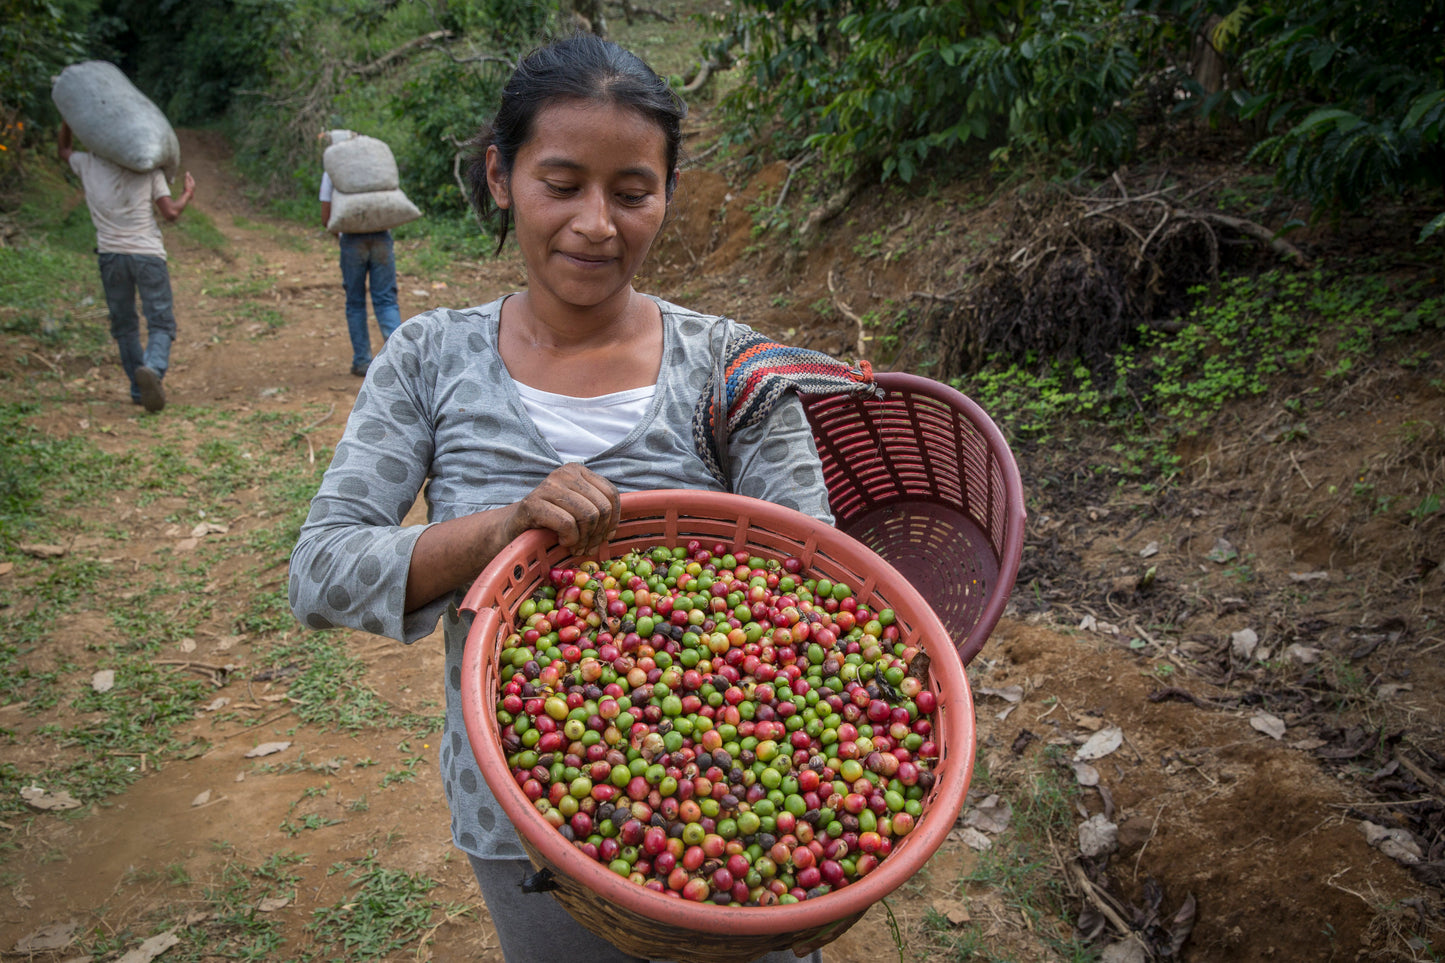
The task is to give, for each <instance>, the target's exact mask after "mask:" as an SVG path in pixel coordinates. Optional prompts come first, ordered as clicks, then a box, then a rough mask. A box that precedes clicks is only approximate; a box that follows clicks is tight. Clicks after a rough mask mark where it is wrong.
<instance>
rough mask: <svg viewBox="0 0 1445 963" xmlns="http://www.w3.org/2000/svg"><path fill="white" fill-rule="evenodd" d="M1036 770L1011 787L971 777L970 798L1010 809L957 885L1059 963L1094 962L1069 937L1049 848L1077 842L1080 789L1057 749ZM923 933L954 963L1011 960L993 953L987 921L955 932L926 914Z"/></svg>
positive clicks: (1066, 903)
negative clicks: (1004, 803)
mask: <svg viewBox="0 0 1445 963" xmlns="http://www.w3.org/2000/svg"><path fill="white" fill-rule="evenodd" d="M1038 763H1039V766H1040V768H1037V769H1034V770H1031V771H1029V772H1028V773H1026V774H1025V775H1024V776H1023V777H1022V778H1020V779H1017V780H1010V782H1009V784H1008V785H991V783H992V782H993V780H992V778H991V775H990V773H989V772H988V771H987V770H985V769H982V768H979V769H975V770H974V782H975V783H976V784H977V785H976V786H975V787H973V791H974V792H978V793H980V794H983V793H985V792H989V791H992V792H997V793H998V794H999V795H1000V796H1002V797H1003V798H1006V799H1007V800H1008V801H1009V802H1010V804H1011V807H1012V817H1011V820H1010V825H1009V828H1008V830H1007V831H1006V832H1003V833H1000V834H999V835H997V836H996V837H994V839H993V846H992V847H990V848H989V849H988V850H986V851H985V852H983V853H980V854H979V856H978V860H977V862H976V863H975V865H974V868H973V869H972V870H971V871H969V872H968V873H966V874H964V875H963V876H962V877H960V879H959V880H958V885H959V887H960V889H961V890H962V891H963V893H964V899H965V900H968V899H971V898H980V899H984V898H987V899H998V900H1002V902H1003V903H1004V905H1005V906H1006V907H1008V909H1009V910H1011V911H1012V912H1013V913H1016V914H1018V915H1019V916H1021V917H1022V918H1023V919H1024V920H1025V921H1026V924H1025V925H1026V926H1027V927H1028V928H1029V929H1030V930H1031V931H1032V932H1034V933H1037V934H1039V936H1040V937H1041V938H1042V939H1043V941H1044V942H1045V943H1047V944H1048V945H1049V946H1050V947H1051V948H1052V949H1053V950H1054V951H1055V952H1056V953H1057V954H1058V956H1057V958H1058V959H1061V960H1077V961H1080V963H1082V961H1086V960H1094V959H1095V958H1096V953H1095V950H1094V949H1093V948H1092V947H1090V946H1089V945H1088V944H1086V943H1084V942H1082V941H1080V940H1078V939H1076V938H1075V937H1074V936H1073V935H1072V933H1070V932H1068V931H1067V930H1068V929H1069V928H1071V927H1072V921H1073V907H1072V903H1073V900H1072V898H1071V896H1070V894H1069V892H1068V888H1067V886H1066V885H1065V882H1064V876H1063V874H1062V873H1060V872H1059V869H1060V867H1059V865H1058V859H1059V857H1058V855H1057V853H1056V852H1055V851H1054V848H1053V846H1052V844H1051V842H1050V841H1051V840H1056V839H1063V840H1067V839H1070V838H1072V837H1073V836H1074V835H1075V832H1076V829H1075V823H1076V817H1075V811H1074V806H1075V800H1076V798H1077V797H1078V795H1079V787H1078V784H1077V783H1076V782H1075V781H1074V779H1073V778H1072V777H1071V774H1070V773H1069V771H1068V767H1067V766H1066V765H1065V764H1064V762H1063V760H1062V755H1061V752H1060V750H1059V749H1058V748H1057V747H1050V748H1049V749H1048V750H1046V751H1045V753H1043V755H1042V756H1040V757H1039V760H1038ZM977 915H979V916H980V917H983V916H985V915H986V914H977ZM924 929H925V931H926V932H927V933H928V935H929V938H930V939H931V940H933V941H934V942H936V943H937V944H938V945H939V946H941V947H943V948H944V949H945V950H946V951H947V952H948V953H949V954H950V955H951V957H952V958H953V959H956V960H970V961H977V963H983V961H989V963H994V961H998V963H1002V961H1004V960H1006V959H1008V958H1007V957H1004V956H1000V955H998V953H997V952H996V950H995V949H994V948H993V941H992V940H991V939H990V938H989V935H988V933H987V929H988V923H987V922H986V921H985V922H971V923H968V924H966V925H963V926H954V925H953V924H950V923H949V922H948V921H947V920H946V919H944V918H943V917H941V916H939V915H938V914H937V913H933V912H930V913H929V915H928V916H927V918H926V919H925V921H924Z"/></svg>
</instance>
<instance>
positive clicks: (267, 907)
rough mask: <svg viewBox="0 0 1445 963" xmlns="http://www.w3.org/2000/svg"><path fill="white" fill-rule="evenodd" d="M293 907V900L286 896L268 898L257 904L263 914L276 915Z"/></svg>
mask: <svg viewBox="0 0 1445 963" xmlns="http://www.w3.org/2000/svg"><path fill="white" fill-rule="evenodd" d="M290 905H291V900H290V899H289V898H287V897H285V896H268V897H266V898H265V899H263V900H261V902H259V903H257V904H256V908H257V909H258V910H260V911H261V912H263V913H274V912H276V911H277V910H278V909H283V908H285V907H287V906H290Z"/></svg>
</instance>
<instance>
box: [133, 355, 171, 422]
mask: <svg viewBox="0 0 1445 963" xmlns="http://www.w3.org/2000/svg"><path fill="white" fill-rule="evenodd" d="M135 384H136V387H137V388H139V389H140V404H141V407H142V408H144V409H145V410H146V411H149V412H150V413H151V414H155V413H156V412H157V411H160V410H161V409H162V408H164V407H165V406H166V389H165V388H162V387H161V376H160V375H158V374H156V372H155V369H153V368H147V367H146V366H145V365H141V366H140V367H139V368H137V369H135Z"/></svg>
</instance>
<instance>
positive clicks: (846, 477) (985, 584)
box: [804, 372, 1024, 663]
mask: <svg viewBox="0 0 1445 963" xmlns="http://www.w3.org/2000/svg"><path fill="white" fill-rule="evenodd" d="M877 381H878V383H879V385H880V386H882V387H883V388H884V390H885V392H886V396H885V397H884V398H881V399H879V398H860V397H856V396H854V397H845V396H830V397H816V398H806V399H804V400H805V407H806V410H807V414H808V419H809V422H810V423H811V425H812V428H813V436H814V440H815V442H816V443H817V447H818V454H819V456H820V458H821V460H822V465H823V477H824V480H825V482H826V484H827V487H828V495H829V500H830V503H831V505H832V508H833V513H834V515H835V518H836V520H837V525H838V527H839V528H841V529H843V530H844V531H846V532H848V533H849V534H850V535H852V536H853V537H854V538H856V539H858V540H859V541H861V542H863V543H864V544H866V545H868V546H869V547H870V548H872V549H873V550H874V551H876V552H877V553H878V554H879V555H881V556H883V557H884V558H885V559H887V560H888V561H889V562H890V563H892V564H893V565H894V566H895V567H897V568H898V569H899V571H901V572H902V573H903V575H904V576H905V578H906V579H907V580H908V581H909V582H910V583H911V584H912V585H913V586H914V587H915V588H918V589H919V591H921V592H922V593H923V595H924V597H925V598H926V599H927V600H928V601H929V603H930V604H931V605H932V606H933V608H934V610H935V611H936V612H937V613H938V615H939V617H940V619H942V621H943V624H944V625H945V627H946V628H947V629H948V631H949V633H950V634H951V635H952V636H953V638H954V641H955V643H956V645H957V648H958V651H959V654H960V655H961V656H962V657H963V659H964V662H965V663H967V662H968V661H969V660H970V659H972V658H973V656H974V655H975V654H976V653H977V652H978V650H979V649H980V648H982V647H983V644H984V642H985V641H987V639H988V635H989V633H991V632H992V631H993V627H994V625H996V624H997V622H998V618H999V616H1000V615H1001V614H1002V613H1003V607H1004V605H1005V604H1006V603H1007V601H1008V595H1009V593H1010V592H1011V591H1012V590H1013V584H1014V579H1015V577H1016V576H1017V573H1018V564H1019V559H1020V556H1021V555H1022V551H1023V523H1024V505H1023V491H1022V483H1021V481H1020V479H1019V475H1018V466H1017V464H1016V463H1015V461H1014V458H1013V453H1012V452H1011V451H1010V450H1009V448H1008V444H1007V442H1006V441H1005V440H1004V438H1003V434H1002V433H1001V432H1000V431H999V430H998V427H997V426H996V425H995V424H994V423H993V421H992V419H990V418H989V417H988V415H987V414H986V413H985V412H984V411H983V409H982V408H980V407H979V406H978V405H977V404H976V403H975V402H973V401H972V400H971V399H969V398H968V397H966V396H965V395H963V394H962V393H961V392H959V391H957V390H956V389H953V388H950V387H949V386H947V385H943V384H940V383H938V382H936V381H932V380H930V379H928V378H922V377H919V376H917V375H910V374H905V373H900V372H884V373H881V374H879V375H877Z"/></svg>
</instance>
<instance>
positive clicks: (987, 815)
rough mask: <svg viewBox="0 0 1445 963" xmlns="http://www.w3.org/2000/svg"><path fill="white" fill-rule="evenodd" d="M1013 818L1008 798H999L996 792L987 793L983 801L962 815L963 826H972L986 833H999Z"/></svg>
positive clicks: (1006, 827)
mask: <svg viewBox="0 0 1445 963" xmlns="http://www.w3.org/2000/svg"><path fill="white" fill-rule="evenodd" d="M1012 818H1013V807H1012V806H1010V805H1009V804H1008V800H1006V799H1000V798H999V797H998V794H997V793H991V794H989V795H988V796H987V797H986V798H985V799H984V800H983V802H981V803H979V804H978V805H977V806H973V807H971V808H970V809H969V810H968V812H967V813H965V814H964V816H963V824H964V825H965V826H974V827H976V828H978V829H980V830H982V831H983V832H986V833H1001V832H1003V831H1004V830H1005V829H1008V824H1009V820H1010V819H1012Z"/></svg>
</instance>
